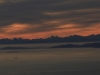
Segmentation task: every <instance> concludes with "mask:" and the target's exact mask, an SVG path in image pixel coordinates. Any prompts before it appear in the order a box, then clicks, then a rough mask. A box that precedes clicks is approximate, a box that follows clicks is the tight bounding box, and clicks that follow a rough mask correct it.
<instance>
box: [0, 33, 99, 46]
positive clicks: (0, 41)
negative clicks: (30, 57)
mask: <svg viewBox="0 0 100 75" xmlns="http://www.w3.org/2000/svg"><path fill="white" fill-rule="evenodd" d="M95 41H99V42H100V34H98V35H89V36H80V35H73V36H69V37H58V36H51V37H49V38H46V39H43V38H39V39H23V38H14V39H8V38H4V39H0V44H34V43H64V42H95Z"/></svg>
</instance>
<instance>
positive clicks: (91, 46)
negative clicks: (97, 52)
mask: <svg viewBox="0 0 100 75" xmlns="http://www.w3.org/2000/svg"><path fill="white" fill-rule="evenodd" d="M51 48H100V43H86V44H83V45H75V44H66V45H59V46H53V47H51Z"/></svg>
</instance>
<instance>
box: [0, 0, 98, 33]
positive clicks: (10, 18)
mask: <svg viewBox="0 0 100 75" xmlns="http://www.w3.org/2000/svg"><path fill="white" fill-rule="evenodd" d="M15 23H19V24H22V25H23V24H28V25H29V26H30V28H28V29H27V30H25V31H22V33H30V32H40V31H51V30H56V29H58V28H57V27H58V26H60V25H65V24H77V27H80V28H81V27H88V26H92V25H93V24H97V23H100V0H84V1H83V0H1V3H0V27H1V28H2V27H6V26H9V25H11V24H15ZM34 26H36V27H35V28H34ZM2 32H3V31H2ZM20 33H21V32H20Z"/></svg>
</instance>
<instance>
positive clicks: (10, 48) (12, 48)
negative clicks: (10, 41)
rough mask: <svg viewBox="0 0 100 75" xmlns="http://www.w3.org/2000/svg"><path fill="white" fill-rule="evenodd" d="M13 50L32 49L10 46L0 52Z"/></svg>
mask: <svg viewBox="0 0 100 75" xmlns="http://www.w3.org/2000/svg"><path fill="white" fill-rule="evenodd" d="M15 49H17V50H18V49H34V48H28V47H12V46H8V47H4V48H1V50H15Z"/></svg>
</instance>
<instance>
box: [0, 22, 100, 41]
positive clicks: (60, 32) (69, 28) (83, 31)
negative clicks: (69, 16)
mask: <svg viewBox="0 0 100 75" xmlns="http://www.w3.org/2000/svg"><path fill="white" fill-rule="evenodd" d="M27 28H29V25H26V24H24V25H20V24H13V25H10V26H9V27H6V28H3V29H2V30H4V33H1V34H0V38H14V37H16V38H30V39H32V38H47V37H50V36H61V37H64V36H70V35H82V36H87V35H91V34H100V24H94V25H92V26H91V27H86V28H84V27H83V28H79V27H77V25H75V24H68V25H62V26H59V27H57V28H58V29H56V30H51V31H44V32H36V33H35V32H33V33H26V34H25V33H24V34H20V33H19V34H9V33H12V32H21V31H25V30H27Z"/></svg>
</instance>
